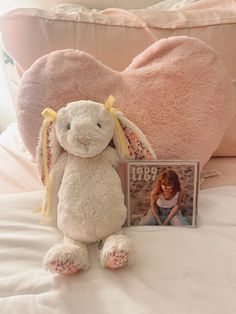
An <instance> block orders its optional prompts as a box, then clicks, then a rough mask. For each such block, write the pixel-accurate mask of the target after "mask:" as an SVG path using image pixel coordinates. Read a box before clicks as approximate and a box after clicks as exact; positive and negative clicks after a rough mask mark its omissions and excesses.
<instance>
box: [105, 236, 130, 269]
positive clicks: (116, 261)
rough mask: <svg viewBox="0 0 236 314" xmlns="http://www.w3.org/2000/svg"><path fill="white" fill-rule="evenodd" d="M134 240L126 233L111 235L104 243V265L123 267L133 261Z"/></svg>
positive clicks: (113, 267)
mask: <svg viewBox="0 0 236 314" xmlns="http://www.w3.org/2000/svg"><path fill="white" fill-rule="evenodd" d="M133 259H134V254H133V249H132V242H131V240H130V239H129V238H127V237H126V236H125V235H111V236H109V237H108V238H107V239H106V240H105V243H104V245H103V248H102V249H101V252H100V260H101V264H102V266H103V267H108V268H112V269H116V268H121V267H124V266H126V265H129V264H131V263H132V262H133Z"/></svg>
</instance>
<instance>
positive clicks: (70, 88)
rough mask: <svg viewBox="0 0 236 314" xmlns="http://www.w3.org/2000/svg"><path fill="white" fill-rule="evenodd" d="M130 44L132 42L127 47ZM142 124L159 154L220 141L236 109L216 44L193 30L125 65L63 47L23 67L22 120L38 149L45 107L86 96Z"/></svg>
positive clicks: (197, 149) (175, 155) (195, 151)
mask: <svg viewBox="0 0 236 314" xmlns="http://www.w3.org/2000/svg"><path fill="white" fill-rule="evenodd" d="M124 49H125V48H124ZM109 95H113V96H115V98H116V102H115V107H117V108H119V109H120V110H121V111H123V112H124V114H125V115H126V116H127V118H129V119H130V120H131V121H133V122H134V123H135V124H137V125H138V126H139V127H140V128H141V130H142V131H143V132H144V133H145V135H146V136H147V138H148V140H149V142H150V143H151V145H152V146H153V148H154V150H156V153H157V156H158V158H159V159H170V158H171V159H199V160H200V161H201V167H202V166H203V165H204V164H205V162H206V161H207V160H208V159H209V158H210V156H211V155H212V153H213V152H214V150H215V149H216V148H217V146H218V145H219V143H220V141H221V139H222V137H223V134H224V131H225V129H226V127H227V125H228V124H229V122H230V120H231V117H232V114H233V104H232V85H231V81H230V79H229V78H228V75H227V73H226V70H225V68H224V66H223V64H222V63H221V61H220V59H219V57H218V55H217V54H216V52H215V51H214V50H213V49H212V48H211V47H209V46H207V45H206V44H205V43H203V42H202V41H200V40H198V39H194V38H191V37H182V36H180V37H170V38H168V39H162V40H160V41H158V42H156V43H154V44H153V45H151V46H150V47H149V48H147V49H146V50H145V51H144V52H142V53H141V54H140V55H138V56H137V57H136V58H135V59H134V60H133V61H132V63H131V64H130V65H129V67H128V68H126V69H125V70H124V71H123V72H117V71H114V70H112V69H110V68H108V67H106V66H105V65H103V64H101V63H100V62H99V61H97V60H96V59H95V58H94V57H93V56H91V55H89V54H87V53H84V52H82V51H78V50H58V51H55V52H52V53H50V54H48V55H46V56H44V57H42V58H40V59H39V60H37V61H36V62H35V63H34V64H33V65H32V66H31V68H30V69H29V70H27V71H26V72H25V73H24V76H23V78H22V83H21V87H20V91H19V94H18V99H17V121H18V126H19V129H20V131H21V134H22V137H23V140H24V142H25V144H26V146H27V148H28V149H29V151H30V152H31V154H32V155H33V156H35V147H36V144H37V141H38V134H39V129H40V126H41V124H42V120H43V118H42V116H41V112H42V110H43V108H45V107H51V108H53V109H54V110H58V109H59V108H61V107H62V106H64V105H65V104H66V103H68V102H70V101H74V100H79V99H90V100H94V101H98V102H104V101H105V100H106V99H107V97H108V96H109Z"/></svg>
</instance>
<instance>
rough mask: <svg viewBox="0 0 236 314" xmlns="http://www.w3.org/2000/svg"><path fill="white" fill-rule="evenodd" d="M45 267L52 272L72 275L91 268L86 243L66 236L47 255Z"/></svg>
mask: <svg viewBox="0 0 236 314" xmlns="http://www.w3.org/2000/svg"><path fill="white" fill-rule="evenodd" d="M43 265H44V268H45V269H46V270H48V271H50V272H52V273H57V274H61V275H70V274H73V273H76V272H78V271H79V270H81V269H82V270H87V269H88V268H89V257H88V250H87V247H86V245H85V244H84V243H82V242H78V241H74V240H72V239H69V238H66V237H65V238H64V241H63V243H60V244H56V245H54V246H53V247H52V248H51V249H50V250H49V251H48V252H47V253H46V255H45V257H44V260H43Z"/></svg>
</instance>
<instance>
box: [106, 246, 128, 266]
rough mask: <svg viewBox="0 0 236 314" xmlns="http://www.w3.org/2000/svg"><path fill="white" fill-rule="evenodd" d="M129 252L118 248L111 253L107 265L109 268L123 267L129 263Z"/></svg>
mask: <svg viewBox="0 0 236 314" xmlns="http://www.w3.org/2000/svg"><path fill="white" fill-rule="evenodd" d="M128 262H129V254H128V252H126V251H124V250H116V251H112V252H111V253H109V255H108V256H107V261H106V264H105V266H106V267H109V268H113V269H116V268H121V267H124V266H126V265H127V264H128Z"/></svg>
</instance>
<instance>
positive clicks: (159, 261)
mask: <svg viewBox="0 0 236 314" xmlns="http://www.w3.org/2000/svg"><path fill="white" fill-rule="evenodd" d="M41 196H42V192H30V193H18V194H12V195H3V196H0V210H1V219H0V313H11V314H15V313H17V314H18V313H24V314H28V313H30V314H35V313H39V314H41V313H42V314H47V313H50V314H53V313H63V314H64V313H65V314H74V313H83V314H87V313H88V314H91V313H98V314H100V313H101V314H106V313H109V314H110V313H112V314H116V313H117V314H118V313H119V314H121V313H129V314H133V313H135V314H141V313H142V314H144V313H145V314H147V313H150V314H153V313H161V314H178V313H180V314H185V313H186V314H199V313H201V314H213V313H214V314H218V313H219V314H222V313H225V314H235V313H236V297H235V296H236V187H220V188H214V189H206V190H203V191H201V192H200V200H199V227H198V228H196V229H192V228H177V227H133V228H130V229H126V230H125V232H126V234H127V235H128V236H130V237H131V238H132V239H133V241H134V244H135V247H136V252H137V255H136V261H135V263H134V265H132V266H130V267H128V268H126V269H121V270H116V271H114V270H113V271H112V270H106V269H102V268H101V267H100V265H99V262H98V259H97V258H96V250H95V246H91V247H90V257H91V267H90V269H89V270H88V271H87V272H81V273H78V274H76V275H72V276H67V277H63V276H58V275H56V276H53V275H51V274H49V273H47V272H46V271H44V269H43V268H42V259H43V256H44V254H45V253H46V251H47V250H48V248H49V247H50V246H51V245H53V244H54V243H55V242H56V241H58V239H59V233H58V232H57V231H56V230H55V229H54V228H53V227H50V226H46V225H40V224H39V223H38V222H39V215H38V214H34V213H32V210H33V209H34V208H36V207H37V206H38V204H39V203H40V199H41Z"/></svg>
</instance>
